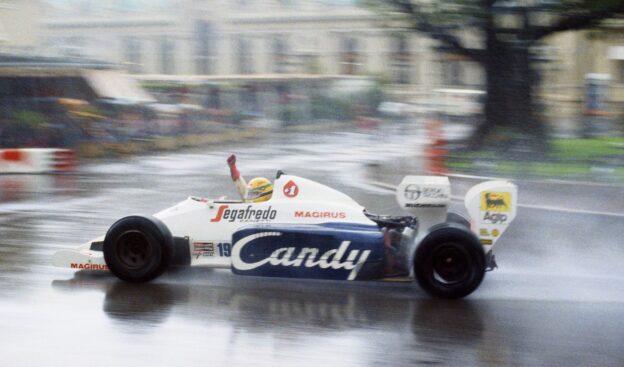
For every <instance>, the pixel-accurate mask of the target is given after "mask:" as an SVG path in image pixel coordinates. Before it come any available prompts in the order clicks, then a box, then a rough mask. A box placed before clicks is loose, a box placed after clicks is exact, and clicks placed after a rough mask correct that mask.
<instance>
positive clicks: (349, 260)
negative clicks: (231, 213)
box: [232, 232, 371, 280]
mask: <svg viewBox="0 0 624 367" xmlns="http://www.w3.org/2000/svg"><path fill="white" fill-rule="evenodd" d="M281 235H282V234H281V233H280V232H263V233H255V234H252V235H249V236H247V237H244V238H241V239H240V240H238V241H237V242H236V243H235V244H234V249H233V251H232V266H233V267H234V268H235V269H237V270H241V271H246V270H253V269H256V268H259V267H261V266H263V265H266V264H270V265H271V266H287V267H290V266H292V267H301V266H303V267H306V268H313V267H319V268H321V269H330V268H331V269H345V270H351V272H350V273H349V277H348V278H347V280H353V279H355V278H356V277H357V274H358V273H359V271H360V269H361V268H362V265H364V263H365V262H366V259H368V256H369V255H370V253H371V251H370V250H364V251H360V250H350V251H348V252H347V250H348V249H349V245H350V244H351V242H350V241H342V243H341V244H340V246H339V247H338V248H337V249H332V250H329V251H326V252H324V253H323V254H319V252H320V250H319V249H317V248H310V247H304V248H302V249H301V250H300V251H299V253H298V254H296V253H295V251H297V248H296V247H283V248H279V249H277V250H275V251H273V253H272V254H271V255H270V256H269V257H267V258H266V259H262V260H258V261H256V262H245V261H243V259H241V256H240V254H241V252H242V251H243V249H244V248H245V246H247V245H248V244H250V243H251V242H253V241H254V240H257V239H259V238H263V237H279V236H281ZM319 255H320V256H319ZM345 255H346V259H345V260H344V261H343V260H342V259H343V257H345Z"/></svg>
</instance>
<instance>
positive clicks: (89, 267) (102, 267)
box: [69, 263, 108, 270]
mask: <svg viewBox="0 0 624 367" xmlns="http://www.w3.org/2000/svg"><path fill="white" fill-rule="evenodd" d="M69 267H70V268H72V269H84V270H108V266H106V265H101V264H77V263H71V264H70V265H69Z"/></svg>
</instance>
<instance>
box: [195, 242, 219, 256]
mask: <svg viewBox="0 0 624 367" xmlns="http://www.w3.org/2000/svg"><path fill="white" fill-rule="evenodd" d="M214 249H215V247H214V243H213V242H193V256H195V258H197V259H199V257H200V256H214Z"/></svg>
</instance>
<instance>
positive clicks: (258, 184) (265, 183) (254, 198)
mask: <svg viewBox="0 0 624 367" xmlns="http://www.w3.org/2000/svg"><path fill="white" fill-rule="evenodd" d="M227 164H228V166H230V176H231V177H232V181H234V183H235V184H236V190H237V191H238V194H239V195H240V197H241V199H243V201H245V202H247V203H261V202H263V201H267V200H269V199H270V198H271V196H272V195H273V184H271V181H269V180H268V179H266V178H264V177H256V178H254V179H253V180H251V181H249V183H245V179H244V178H243V177H242V176H241V174H240V172H239V171H238V168H236V155H234V154H232V155H230V156H229V157H228V159H227Z"/></svg>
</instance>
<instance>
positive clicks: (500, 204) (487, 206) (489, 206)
mask: <svg viewBox="0 0 624 367" xmlns="http://www.w3.org/2000/svg"><path fill="white" fill-rule="evenodd" d="M510 207H511V194H510V193H509V192H483V193H481V211H491V212H499V213H502V212H508V211H509V210H510Z"/></svg>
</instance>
